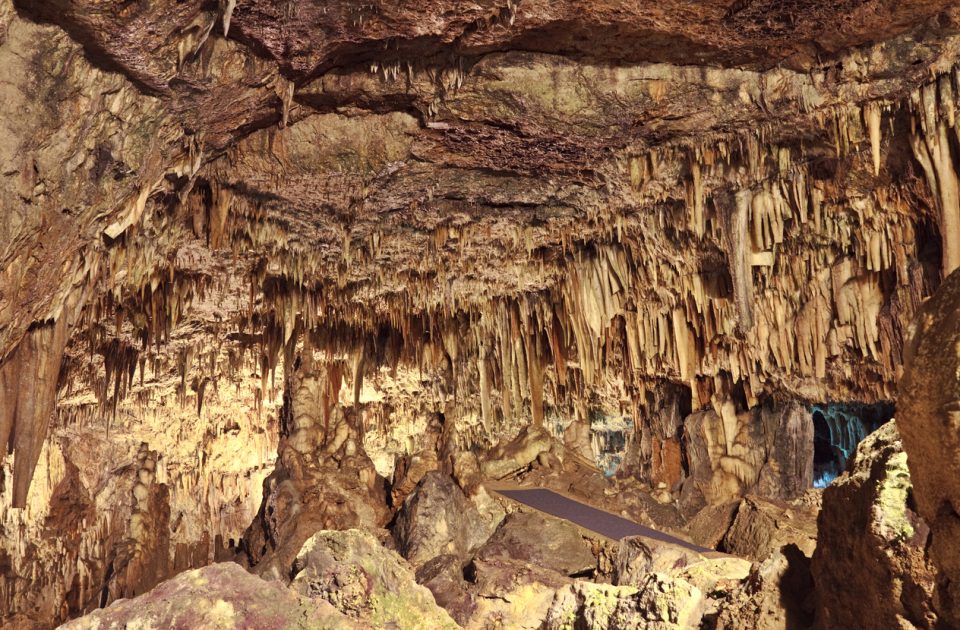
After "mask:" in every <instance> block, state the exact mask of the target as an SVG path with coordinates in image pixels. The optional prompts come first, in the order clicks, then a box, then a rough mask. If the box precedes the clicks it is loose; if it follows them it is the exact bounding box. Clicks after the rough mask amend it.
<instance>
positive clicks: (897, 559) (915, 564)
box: [811, 421, 937, 628]
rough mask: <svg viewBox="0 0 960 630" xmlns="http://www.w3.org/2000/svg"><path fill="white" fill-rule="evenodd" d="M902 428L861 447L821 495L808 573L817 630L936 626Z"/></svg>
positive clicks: (924, 534)
mask: <svg viewBox="0 0 960 630" xmlns="http://www.w3.org/2000/svg"><path fill="white" fill-rule="evenodd" d="M902 422H905V421H897V422H893V421H891V422H888V423H887V424H885V425H884V426H882V427H881V428H880V429H879V430H877V431H876V432H874V433H873V434H871V435H869V436H868V437H867V438H866V439H865V440H864V441H863V442H861V443H860V445H859V446H858V447H857V453H856V456H855V457H854V459H853V461H852V462H851V464H850V467H849V469H848V470H847V472H845V473H844V474H842V475H841V476H840V477H838V478H837V479H836V480H835V481H834V482H833V483H832V484H831V485H830V486H829V487H828V488H827V489H826V490H825V491H824V493H823V509H822V510H821V511H820V517H819V527H818V533H817V536H818V540H817V551H816V552H815V553H814V555H813V563H812V567H811V569H812V573H813V579H814V581H815V583H816V588H817V595H816V598H817V626H818V627H820V628H837V627H844V626H849V627H854V626H860V627H868V628H880V627H898V626H899V627H915V628H935V627H937V614H936V612H935V609H934V584H935V580H936V575H937V572H936V570H935V568H934V567H933V565H932V562H931V559H930V557H929V556H928V553H930V551H932V550H930V551H928V537H929V535H930V529H929V528H928V526H927V524H926V523H925V522H924V521H923V519H921V518H920V516H919V515H918V514H917V513H916V512H915V508H914V505H915V499H914V496H913V495H914V488H913V484H912V480H911V474H910V470H909V469H908V468H907V461H908V458H907V454H906V453H905V452H904V451H903V447H902V445H901V442H900V434H899V432H898V427H899V425H900V424H901V423H902ZM854 585H855V586H854ZM853 588H855V592H856V596H853V597H851V596H850V591H851V590H852V589H853Z"/></svg>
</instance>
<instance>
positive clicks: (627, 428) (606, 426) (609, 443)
mask: <svg viewBox="0 0 960 630" xmlns="http://www.w3.org/2000/svg"><path fill="white" fill-rule="evenodd" d="M633 424H634V423H633V418H631V417H630V416H605V415H602V414H599V413H594V414H592V415H591V418H590V436H591V443H592V446H593V453H594V458H595V460H596V463H597V467H598V468H599V469H600V470H601V472H603V474H604V476H605V477H613V476H614V475H615V474H617V469H618V468H620V464H622V463H623V459H624V457H625V451H626V448H627V441H628V439H629V438H630V434H631V432H632V431H633Z"/></svg>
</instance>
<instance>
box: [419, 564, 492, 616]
mask: <svg viewBox="0 0 960 630" xmlns="http://www.w3.org/2000/svg"><path fill="white" fill-rule="evenodd" d="M468 563H469V561H465V560H463V559H462V558H460V557H458V556H455V555H449V554H448V555H443V556H437V557H435V558H433V559H432V560H429V561H427V562H426V563H425V564H424V565H423V566H421V567H420V568H419V569H417V574H416V577H417V583H419V584H422V585H423V586H426V587H427V588H428V589H430V592H431V593H433V598H434V599H435V600H436V602H437V604H438V605H439V606H441V607H442V608H443V609H444V610H446V611H447V612H448V613H450V616H451V617H453V619H454V620H455V621H456V622H457V623H459V624H460V625H461V626H462V625H466V624H467V622H468V621H469V620H470V618H471V617H472V616H473V614H474V611H475V610H476V608H477V604H476V598H475V597H474V593H473V592H472V589H471V586H472V585H471V584H470V583H469V582H467V580H466V579H465V578H464V569H465V568H466V567H467V565H468Z"/></svg>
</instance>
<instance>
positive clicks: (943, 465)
mask: <svg viewBox="0 0 960 630" xmlns="http://www.w3.org/2000/svg"><path fill="white" fill-rule="evenodd" d="M910 348H911V350H910V352H909V353H908V358H907V364H906V367H905V369H904V375H903V379H902V380H901V383H900V387H901V390H902V393H901V397H900V400H899V401H898V403H897V417H898V419H899V420H898V422H897V427H898V429H899V431H900V433H901V435H902V436H903V448H904V451H905V454H906V457H907V465H908V466H909V468H910V475H909V477H910V482H911V484H912V485H913V496H914V497H915V500H916V510H917V512H918V513H919V515H920V516H921V517H922V518H923V520H924V522H925V523H927V524H928V526H929V527H930V542H929V550H930V557H931V559H932V560H933V562H934V563H935V564H936V566H937V569H938V570H937V591H938V599H939V605H938V608H939V612H940V614H941V619H942V620H943V621H944V623H947V624H950V625H954V626H956V625H960V478H958V476H957V475H958V473H960V273H958V272H954V273H953V274H952V275H951V276H950V277H948V278H946V279H945V280H944V283H943V286H941V288H940V290H939V291H938V292H937V293H936V295H934V297H933V298H931V300H930V301H929V302H928V303H927V304H926V305H925V306H924V308H923V312H922V313H921V314H920V316H919V317H918V319H917V324H916V329H915V331H914V335H913V339H912V340H911V342H910ZM897 508H898V510H897V511H898V512H899V514H900V518H899V521H901V522H902V519H904V518H906V516H907V513H905V512H901V511H900V510H899V505H898V506H897ZM915 534H916V535H919V533H911V535H910V538H912V537H913V535H915ZM917 612H919V611H917Z"/></svg>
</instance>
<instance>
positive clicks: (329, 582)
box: [290, 529, 458, 630]
mask: <svg viewBox="0 0 960 630" xmlns="http://www.w3.org/2000/svg"><path fill="white" fill-rule="evenodd" d="M290 588H291V589H292V590H294V591H296V592H298V593H300V594H301V595H304V596H306V597H310V598H312V599H319V600H324V601H327V602H330V603H331V604H333V605H334V606H335V607H336V609H337V610H339V611H340V612H342V613H344V614H345V615H348V616H349V617H351V618H353V619H356V620H357V621H358V622H359V623H360V625H362V626H366V627H374V628H398V629H412V628H425V627H426V628H438V629H439V628H449V629H451V630H452V629H453V628H457V627H458V626H457V624H456V623H455V622H454V621H453V620H452V619H451V618H450V616H449V615H448V614H447V612H446V611H445V610H443V609H442V608H440V607H439V606H437V604H436V602H435V601H434V599H433V595H431V594H430V591H429V590H427V589H426V588H424V587H423V586H420V585H419V584H417V583H416V581H415V580H414V574H413V571H412V570H411V568H410V566H409V565H407V564H406V562H404V560H403V558H401V557H400V556H398V555H397V554H396V552H393V551H390V550H389V549H385V548H384V547H383V546H382V545H381V544H380V543H379V541H377V539H376V538H374V537H373V536H372V535H371V534H369V533H366V532H363V531H360V530H353V529H351V530H347V531H321V532H318V533H316V534H314V535H313V536H312V537H311V538H310V539H309V540H308V541H307V542H306V543H305V544H304V545H303V549H301V550H300V553H299V554H298V555H297V558H296V561H295V562H294V566H293V581H292V582H291V583H290Z"/></svg>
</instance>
